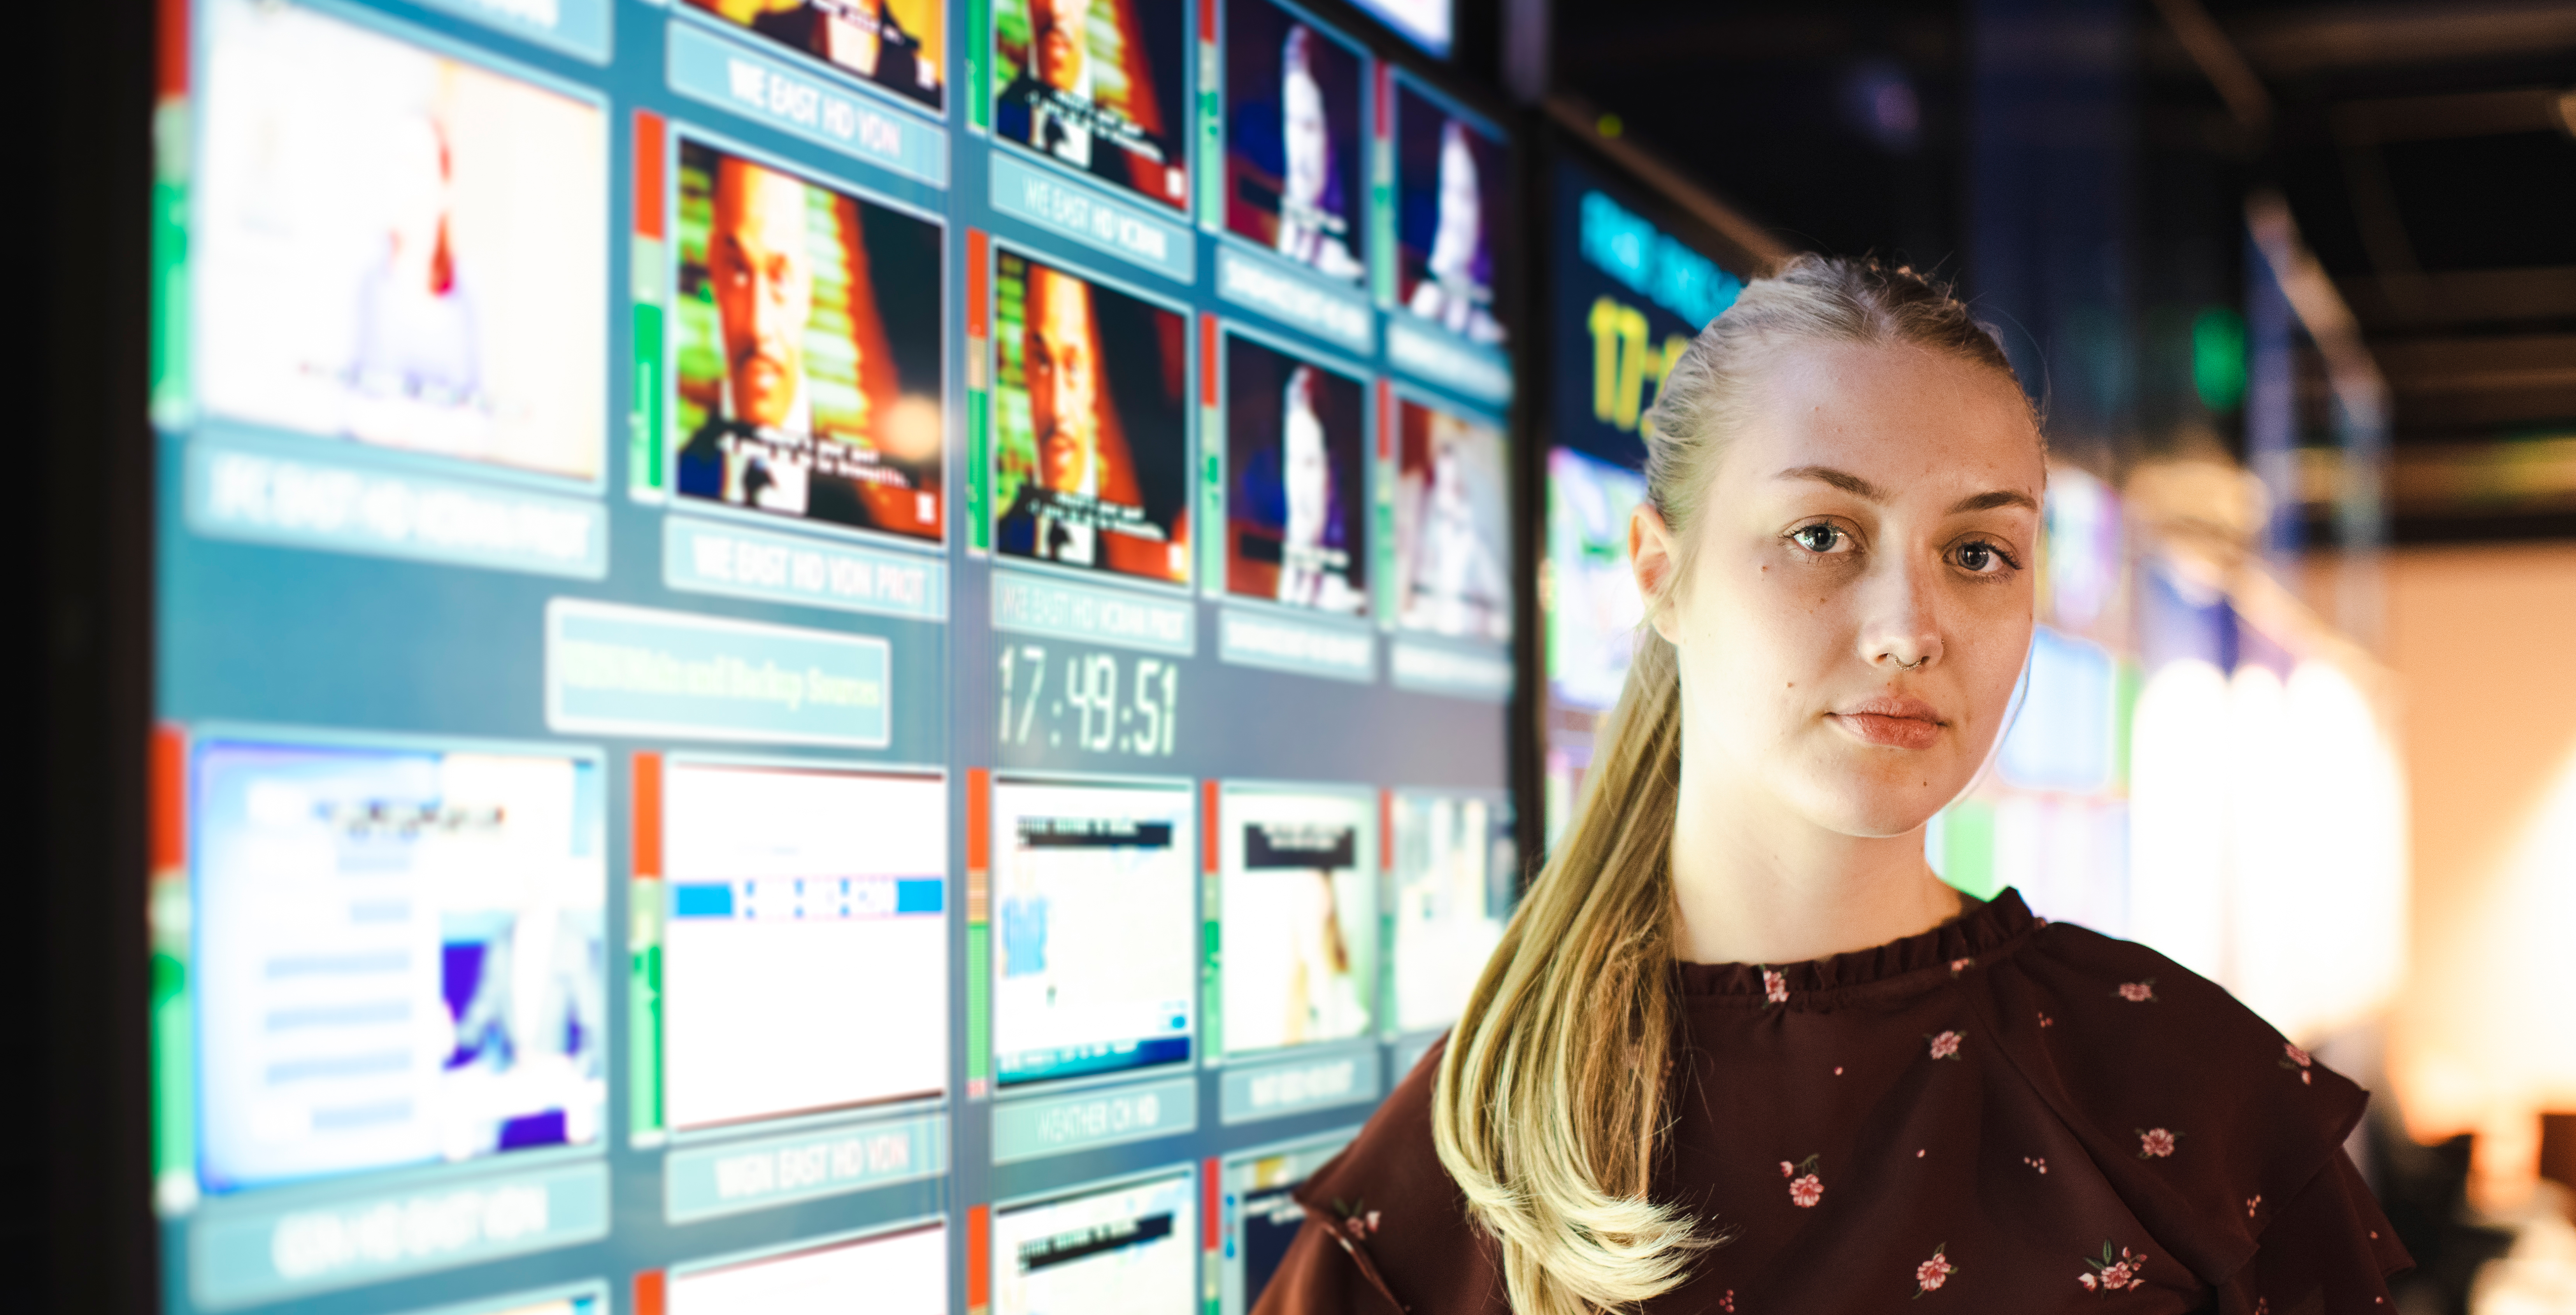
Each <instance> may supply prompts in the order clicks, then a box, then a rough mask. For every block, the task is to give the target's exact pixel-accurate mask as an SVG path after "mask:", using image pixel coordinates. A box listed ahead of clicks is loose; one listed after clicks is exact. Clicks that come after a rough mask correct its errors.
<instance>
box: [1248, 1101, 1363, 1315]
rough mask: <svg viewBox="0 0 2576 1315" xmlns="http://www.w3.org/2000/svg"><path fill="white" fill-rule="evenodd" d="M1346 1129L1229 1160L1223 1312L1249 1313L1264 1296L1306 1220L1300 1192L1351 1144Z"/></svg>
mask: <svg viewBox="0 0 2576 1315" xmlns="http://www.w3.org/2000/svg"><path fill="white" fill-rule="evenodd" d="M1350 1140H1351V1134H1350V1133H1349V1132H1348V1131H1347V1130H1346V1131H1342V1132H1336V1133H1330V1134H1327V1135H1325V1136H1322V1137H1318V1138H1313V1139H1311V1140H1307V1141H1302V1142H1297V1143H1293V1144H1290V1145H1286V1146H1273V1147H1265V1148H1263V1149H1260V1150H1257V1151H1253V1152H1250V1153H1247V1154H1243V1155H1238V1156H1235V1157H1232V1158H1229V1159H1228V1160H1226V1161H1225V1169H1224V1172H1225V1183H1224V1201H1225V1237H1224V1239H1223V1249H1222V1253H1223V1264H1224V1266H1225V1273H1224V1275H1223V1277H1222V1280H1221V1287H1222V1296H1223V1302H1222V1306H1221V1310H1222V1313H1223V1315H1246V1312H1249V1311H1250V1310H1251V1309H1252V1308H1253V1306H1255V1305H1256V1304H1258V1303H1259V1302H1260V1300H1261V1293H1262V1291H1263V1289H1265V1288H1268V1287H1269V1286H1270V1279H1271V1276H1272V1275H1274V1274H1276V1273H1278V1272H1279V1262H1280V1261H1282V1260H1284V1259H1286V1258H1287V1255H1288V1244H1289V1243H1291V1242H1294V1241H1296V1240H1297V1234H1298V1232H1299V1230H1300V1229H1302V1228H1304V1226H1305V1223H1306V1207H1304V1206H1302V1205H1299V1204H1298V1203H1297V1199H1296V1196H1295V1193H1296V1191H1297V1189H1298V1188H1300V1187H1302V1186H1304V1185H1305V1183H1306V1179H1307V1177H1308V1176H1309V1175H1311V1174H1313V1173H1314V1172H1315V1170H1316V1169H1318V1168H1320V1167H1322V1166H1323V1164H1324V1162H1325V1161H1327V1160H1330V1159H1331V1158H1333V1157H1334V1156H1335V1155H1338V1154H1340V1153H1341V1150H1342V1148H1343V1147H1344V1146H1347V1145H1349V1144H1350Z"/></svg>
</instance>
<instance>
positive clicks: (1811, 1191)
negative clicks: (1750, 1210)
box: [1780, 1155, 1825, 1210]
mask: <svg viewBox="0 0 2576 1315" xmlns="http://www.w3.org/2000/svg"><path fill="white" fill-rule="evenodd" d="M1822 1158H1823V1157H1822V1156H1821V1155H1810V1156H1808V1157H1807V1158H1806V1159H1803V1160H1800V1161H1799V1162H1797V1163H1796V1164H1791V1163H1789V1162H1788V1161H1787V1160H1782V1161H1781V1162H1780V1176H1781V1177H1783V1178H1786V1179H1788V1180H1789V1203H1790V1204H1791V1205H1794V1206H1796V1207H1798V1208H1799V1209H1801V1210H1813V1209H1815V1208H1816V1202H1818V1201H1821V1200H1824V1199H1825V1180H1824V1179H1823V1178H1820V1177H1818V1176H1817V1174H1816V1162H1817V1161H1818V1160H1819V1159H1822Z"/></svg>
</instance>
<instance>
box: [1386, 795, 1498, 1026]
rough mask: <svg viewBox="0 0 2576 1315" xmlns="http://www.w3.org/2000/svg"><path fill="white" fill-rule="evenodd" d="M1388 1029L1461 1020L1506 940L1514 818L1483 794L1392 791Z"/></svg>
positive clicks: (1495, 801) (1435, 1024)
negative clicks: (1391, 1010) (1391, 1014)
mask: <svg viewBox="0 0 2576 1315" xmlns="http://www.w3.org/2000/svg"><path fill="white" fill-rule="evenodd" d="M1394 814H1395V888H1394V889H1395V909H1394V924H1395V1030H1396V1031H1398V1032H1401V1033H1408V1034H1409V1033H1417V1032H1427V1031H1431V1030H1433V1029H1437V1028H1443V1027H1447V1026H1448V1025H1449V1024H1451V1023H1454V1022H1456V1021H1458V1016H1459V1014H1461V1013H1462V1012H1464V1011H1465V1009H1466V1005H1467V995H1468V993H1469V992H1470V991H1473V990H1474V989H1475V986H1476V978H1477V976H1478V975H1479V974H1481V973H1482V972H1484V970H1485V960H1487V959H1489V958H1491V957H1492V956H1493V953H1494V947H1495V946H1496V945H1497V944H1500V943H1501V941H1502V939H1503V924H1505V923H1506V922H1509V921H1510V920H1511V916H1512V904H1513V898H1514V892H1515V891H1516V890H1517V888H1518V886H1519V883H1520V849H1519V846H1518V844H1517V842H1516V841H1515V840H1514V839H1513V835H1512V816H1511V810H1510V809H1509V808H1508V807H1506V806H1504V805H1503V803H1502V802H1501V801H1499V800H1497V799H1493V798H1489V797H1486V796H1481V795H1456V794H1427V793H1414V792H1409V791H1408V792H1398V793H1397V794H1396V796H1395V802H1394Z"/></svg>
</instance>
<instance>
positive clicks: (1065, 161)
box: [993, 0, 1190, 209]
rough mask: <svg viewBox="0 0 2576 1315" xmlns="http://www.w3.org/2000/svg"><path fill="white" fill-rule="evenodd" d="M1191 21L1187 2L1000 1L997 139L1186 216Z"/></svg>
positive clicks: (995, 41)
mask: <svg viewBox="0 0 2576 1315" xmlns="http://www.w3.org/2000/svg"><path fill="white" fill-rule="evenodd" d="M1188 21H1189V9H1188V6H1187V4H1186V3H1185V2H1184V0H997V3H995V4H994V6H993V88H994V92H993V94H994V105H993V133H994V135H995V136H997V137H1000V138H1001V139H1002V140H1004V141H1010V142H1017V143H1019V144H1021V145H1023V146H1026V147H1028V148H1030V149H1031V150H1034V151H1036V152H1037V153H1038V154H1040V155H1043V156H1045V157H1046V158H1048V159H1050V160H1054V161H1056V162H1057V163H1059V164H1062V165H1064V166H1065V167H1067V168H1069V169H1076V170H1079V171H1081V172H1083V173H1087V174H1090V175H1092V176H1093V177H1096V178H1100V179H1103V180H1105V181H1107V182H1111V183H1115V184H1117V185H1118V186H1120V187H1123V188H1126V189H1128V190H1130V191H1132V192H1135V193H1137V194H1138V195H1141V196H1145V197H1149V198H1151V199H1153V200H1155V201H1159V202H1161V203H1162V204H1164V205H1168V206H1171V207H1173V208H1175V209H1187V208H1188V206H1189V199H1190V171H1189V152H1188V151H1187V149H1186V148H1185V146H1184V144H1183V143H1184V142H1185V141H1186V140H1187V138H1186V132H1187V130H1188V126H1189V110H1188V107H1187V103H1186V102H1185V101H1184V100H1183V94H1184V92H1183V81H1182V72H1183V65H1184V58H1185V56H1184V53H1183V47H1184V43H1185V42H1186V40H1187V37H1186V36H1185V25H1186V24H1187V23H1188Z"/></svg>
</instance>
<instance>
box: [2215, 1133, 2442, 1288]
mask: <svg viewBox="0 0 2576 1315" xmlns="http://www.w3.org/2000/svg"><path fill="white" fill-rule="evenodd" d="M2414 1263H2415V1262H2414V1261H2413V1260H2412V1259H2411V1258H2410V1257H2408V1256H2407V1254H2406V1248H2404V1247H2402V1246H2400V1245H2398V1242H2397V1234H2396V1232H2395V1230H2393V1229H2391V1228H2390V1227H2389V1226H2388V1220H2387V1218H2386V1217H2385V1216H2383V1215H2381V1214H2380V1213H2379V1206H2378V1205H2377V1204H2376V1203H2375V1202H2374V1201H2373V1200H2372V1199H2371V1193H2370V1186H2369V1184H2367V1183H2364V1182H2363V1181H2362V1180H2361V1173H2360V1171H2359V1170H2356V1169H2354V1168H2353V1167H2352V1158H2351V1157H2350V1156H2347V1155H2344V1154H2343V1153H2342V1152H2340V1151H2338V1152H2337V1153H2336V1154H2335V1157H2334V1161H2333V1162H2332V1163H2331V1164H2329V1165H2327V1166H2326V1167H2325V1168H2323V1169H2320V1170H2318V1171H2317V1174H2316V1176H2315V1177H2313V1178H2311V1179H2309V1180H2308V1184H2307V1186H2305V1187H2303V1188H2300V1189H2299V1192H2298V1194H2297V1195H2295V1196H2293V1197H2291V1198H2290V1199H2289V1200H2287V1201H2285V1202H2283V1203H2282V1204H2281V1206H2280V1208H2279V1209H2278V1210H2277V1211H2275V1212H2274V1213H2273V1215H2272V1220H2271V1224H2270V1226H2269V1227H2266V1228H2265V1229H2264V1230H2263V1231H2262V1236H2261V1238H2260V1239H2259V1242H2258V1245H2257V1246H2256V1248H2255V1251H2254V1259H2253V1260H2252V1261H2250V1262H2248V1263H2247V1264H2246V1265H2245V1267H2244V1268H2242V1269H2239V1270H2238V1271H2237V1272H2236V1273H2235V1275H2234V1276H2233V1277H2231V1278H2229V1279H2228V1280H2227V1282H2226V1283H2224V1284H2222V1285H2220V1287H2219V1290H2218V1310H2219V1313H2220V1315H2289V1313H2290V1312H2292V1311H2305V1310H2316V1311H2380V1310H2394V1309H2396V1306H2395V1303H2394V1302H2393V1301H2392V1300H2391V1298H2390V1297H2389V1295H2388V1279H2389V1278H2390V1276H2392V1275H2394V1274H2396V1273H2398V1272H2399V1271H2401V1270H2405V1269H2408V1268H2410V1267H2412V1266H2413V1265H2414Z"/></svg>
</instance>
